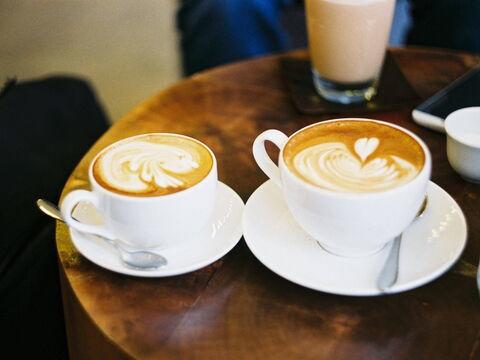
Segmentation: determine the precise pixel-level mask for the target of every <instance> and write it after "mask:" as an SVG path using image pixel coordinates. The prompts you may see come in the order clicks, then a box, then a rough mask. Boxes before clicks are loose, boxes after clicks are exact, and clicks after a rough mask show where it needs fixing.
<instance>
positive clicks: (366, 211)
mask: <svg viewBox="0 0 480 360" xmlns="http://www.w3.org/2000/svg"><path fill="white" fill-rule="evenodd" d="M342 120H349V121H351V120H355V121H374V122H377V123H381V124H384V125H387V126H390V127H393V128H396V129H399V130H401V131H403V132H405V133H407V134H408V135H410V136H411V137H412V138H414V139H415V140H416V141H417V142H418V143H419V144H420V146H421V147H422V149H423V151H424V154H425V164H424V166H423V168H422V170H421V171H420V173H419V174H418V175H417V176H416V177H415V178H414V179H413V180H411V181H410V182H408V183H406V184H403V185H401V186H398V187H395V188H393V189H389V190H386V191H383V192H372V193H341V192H335V191H331V190H326V189H322V188H319V187H316V186H314V185H311V184H309V183H306V182H305V181H303V180H301V179H300V178H298V177H297V176H296V175H294V174H293V173H292V172H291V171H290V170H289V169H288V167H287V165H286V164H285V162H284V160H283V148H284V146H285V144H286V143H287V142H288V140H289V139H291V138H292V137H294V136H295V135H296V134H297V133H299V132H301V131H303V130H305V129H306V128H308V127H312V126H316V125H318V124H313V125H310V126H308V127H306V128H303V129H301V130H299V131H297V132H296V133H295V134H293V135H292V136H290V138H289V137H287V136H286V135H285V134H283V133H282V132H280V131H278V130H267V131H265V132H263V133H262V134H260V135H259V136H258V137H257V138H256V139H255V142H254V144H253V156H254V158H255V161H256V162H257V164H258V166H259V167H260V168H261V169H262V170H263V172H264V173H265V174H266V175H267V176H268V177H269V178H270V179H271V180H272V181H273V182H274V183H275V184H277V185H278V186H279V187H280V188H281V190H282V192H283V196H284V198H285V201H286V203H287V206H288V208H289V210H290V212H291V213H292V215H293V217H294V219H295V220H296V221H297V222H298V224H299V225H300V226H301V227H302V228H303V229H304V230H305V231H306V232H307V233H308V234H309V235H310V236H312V237H313V238H314V239H315V240H317V241H318V242H319V243H320V244H321V245H322V247H323V248H325V249H326V250H327V251H329V252H331V253H333V254H336V255H340V256H347V257H362V256H369V255H371V254H374V253H375V252H377V251H379V250H380V249H382V248H383V246H385V245H386V244H387V243H388V242H389V241H391V240H392V239H393V238H394V237H395V236H397V235H398V234H400V233H401V232H402V231H403V230H405V229H406V228H407V227H408V226H409V225H410V223H411V222H412V221H413V219H414V218H415V215H416V213H417V211H418V210H419V209H420V206H421V205H422V203H423V200H424V198H425V194H426V190H427V185H428V182H429V179H430V172H431V156H430V152H429V150H428V148H427V146H426V145H425V143H424V142H423V141H422V140H421V139H420V138H419V137H418V136H416V135H415V134H413V133H412V132H410V131H408V130H406V129H403V128H401V127H399V126H396V125H393V124H390V123H386V122H382V121H377V120H370V119H335V120H329V121H342ZM323 123H325V122H322V124H323ZM265 141H271V142H273V143H274V144H275V145H276V146H277V147H278V148H279V149H280V155H279V158H278V167H277V165H275V163H274V162H273V161H272V160H271V159H270V157H269V156H268V154H267V152H266V151H265Z"/></svg>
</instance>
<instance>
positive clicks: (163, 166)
mask: <svg viewBox="0 0 480 360" xmlns="http://www.w3.org/2000/svg"><path fill="white" fill-rule="evenodd" d="M211 167H212V159H211V155H210V154H209V152H208V150H207V149H206V148H205V147H204V146H202V145H201V144H200V143H197V142H195V141H194V140H193V139H189V138H186V137H181V136H175V135H167V134H157V135H153V134H152V135H145V136H142V137H134V138H132V139H127V140H126V141H123V142H119V143H117V144H115V145H113V146H112V147H110V148H108V149H107V150H106V151H104V152H103V153H102V154H101V155H100V156H99V157H98V159H97V160H96V162H95V164H94V169H93V171H94V176H95V178H96V180H97V181H98V182H99V183H100V184H101V185H102V186H104V187H105V188H107V189H109V190H112V191H115V192H119V193H122V194H128V195H137V196H152V195H165V194H169V193H173V192H177V191H180V190H183V189H185V188H188V187H190V186H193V185H194V184H196V183H198V182H199V181H201V180H202V179H203V178H204V177H205V176H206V175H207V174H208V172H209V171H210V169H211Z"/></svg>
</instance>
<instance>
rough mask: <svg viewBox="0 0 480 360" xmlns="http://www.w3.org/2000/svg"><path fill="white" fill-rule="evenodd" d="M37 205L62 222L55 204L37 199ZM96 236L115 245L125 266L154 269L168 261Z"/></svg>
mask: <svg viewBox="0 0 480 360" xmlns="http://www.w3.org/2000/svg"><path fill="white" fill-rule="evenodd" d="M37 206H38V208H39V209H40V210H41V211H42V212H44V213H45V214H47V215H48V216H51V217H52V218H54V219H57V220H60V221H62V222H64V220H63V217H62V213H61V212H60V209H59V208H58V206H57V205H55V204H53V203H51V202H50V201H47V200H44V199H38V200H37ZM96 236H97V237H98V238H100V239H103V240H105V241H107V242H108V243H109V244H111V245H112V246H113V247H115V249H117V251H118V253H119V254H120V260H121V261H122V262H123V263H124V264H125V265H126V266H127V267H130V268H133V269H136V270H155V269H157V268H159V267H161V266H165V265H167V263H168V261H167V259H166V258H165V257H164V256H162V255H160V254H157V253H154V252H151V251H146V250H134V251H132V250H127V249H125V248H124V247H123V246H122V245H121V244H120V242H119V240H112V239H107V238H105V237H101V236H98V235H96Z"/></svg>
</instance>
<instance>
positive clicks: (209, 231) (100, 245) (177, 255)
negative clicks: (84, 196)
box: [70, 182, 244, 277]
mask: <svg viewBox="0 0 480 360" xmlns="http://www.w3.org/2000/svg"><path fill="white" fill-rule="evenodd" d="M243 208H244V205H243V201H242V199H241V198H240V196H238V194H237V193H236V192H235V191H234V190H232V189H231V188H230V187H228V186H227V185H225V184H223V183H221V182H218V190H217V203H216V206H215V209H214V213H213V215H212V219H211V221H210V224H209V226H207V227H206V228H205V229H204V230H203V231H202V232H201V233H199V234H198V236H197V237H196V238H194V239H191V240H189V241H188V242H185V243H182V244H179V245H178V246H175V247H172V248H168V249H165V250H161V251H159V253H160V254H162V255H163V256H165V257H166V258H167V259H168V264H167V265H166V266H163V267H161V268H158V269H156V270H135V269H131V268H128V267H126V266H125V265H124V264H122V262H121V261H120V258H119V256H118V254H117V251H116V250H115V249H114V248H113V247H112V246H111V245H110V244H108V243H107V242H106V241H105V240H102V239H100V238H98V237H96V236H93V235H87V234H83V233H80V232H78V231H76V230H73V229H70V235H71V239H72V242H73V244H74V245H75V247H76V248H77V250H78V251H79V252H80V253H81V254H82V255H83V256H85V257H86V258H87V259H89V260H90V261H91V262H93V263H95V264H97V265H98V266H101V267H103V268H105V269H108V270H111V271H114V272H117V273H121V274H125V275H131V276H140V277H164V276H173V275H180V274H185V273H187V272H191V271H194V270H197V269H200V268H202V267H205V266H207V265H209V264H211V263H213V262H214V261H216V260H218V259H220V258H221V257H222V256H224V255H225V254H226V253H228V252H229V251H230V250H231V249H232V248H233V247H234V246H235V245H236V244H237V243H238V241H239V240H240V239H241V237H242V213H243ZM84 211H85V210H84ZM90 211H91V212H93V211H92V210H90ZM83 217H84V219H82V221H85V220H87V219H86V218H87V217H88V209H87V214H86V215H84V216H83ZM86 222H87V221H86Z"/></svg>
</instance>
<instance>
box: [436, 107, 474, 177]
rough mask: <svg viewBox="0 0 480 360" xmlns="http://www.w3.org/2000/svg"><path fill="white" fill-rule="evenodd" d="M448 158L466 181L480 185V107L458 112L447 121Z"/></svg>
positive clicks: (448, 117)
mask: <svg viewBox="0 0 480 360" xmlns="http://www.w3.org/2000/svg"><path fill="white" fill-rule="evenodd" d="M445 132H446V133H447V157H448V161H449V162H450V165H451V166H452V168H453V169H454V170H455V171H456V172H457V173H459V174H460V175H461V176H462V177H463V178H464V179H465V180H468V181H471V182H475V183H480V107H469V108H464V109H460V110H457V111H455V112H453V113H451V114H450V115H448V116H447V118H446V119H445Z"/></svg>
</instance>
